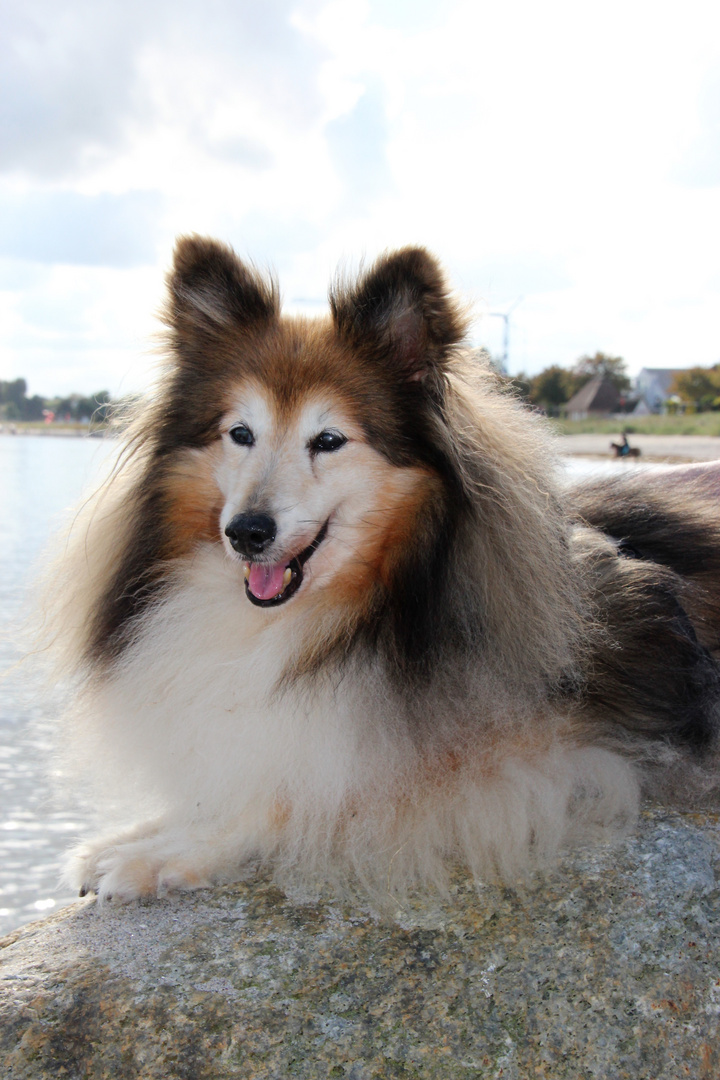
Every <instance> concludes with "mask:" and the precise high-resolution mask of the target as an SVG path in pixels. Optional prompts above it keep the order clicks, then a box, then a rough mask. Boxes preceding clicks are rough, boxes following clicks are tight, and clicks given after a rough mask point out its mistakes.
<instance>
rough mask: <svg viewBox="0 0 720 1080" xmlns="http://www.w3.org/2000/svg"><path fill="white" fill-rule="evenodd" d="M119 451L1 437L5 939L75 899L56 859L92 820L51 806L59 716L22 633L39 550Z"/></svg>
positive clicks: (0, 779) (0, 866)
mask: <svg viewBox="0 0 720 1080" xmlns="http://www.w3.org/2000/svg"><path fill="white" fill-rule="evenodd" d="M113 449H114V445H113V443H112V441H111V440H106V439H93V438H75V437H71V436H68V437H62V438H61V437H50V436H33V435H22V436H20V435H18V436H11V435H2V436H0V620H1V623H0V627H1V628H0V672H2V678H1V679H0V933H6V932H7V931H8V930H11V929H13V928H14V927H15V926H17V925H19V924H21V923H23V922H27V921H29V920H30V919H33V918H38V917H39V916H40V915H42V914H44V913H46V912H48V911H51V910H52V909H53V908H55V907H56V906H59V905H60V904H62V903H66V902H67V901H68V900H69V899H71V897H69V896H67V895H66V893H64V892H63V891H62V890H61V889H59V888H58V875H59V863H60V856H61V853H62V852H63V851H64V850H65V849H66V848H67V847H68V844H69V843H70V841H72V840H73V839H75V838H76V837H77V836H79V835H81V834H82V832H83V830H84V829H85V827H86V823H85V821H84V820H83V818H82V817H81V816H78V814H77V812H75V813H73V815H72V816H71V815H70V814H69V813H68V810H67V808H66V809H64V810H63V808H62V807H60V806H58V805H57V804H56V803H54V802H53V801H52V800H51V799H50V784H49V781H48V779H47V775H48V768H47V751H48V749H49V746H50V742H51V738H52V735H53V731H54V728H55V712H56V709H54V708H53V702H52V701H49V700H48V699H47V696H46V695H45V694H44V693H43V694H42V695H41V693H40V687H39V679H38V676H37V674H36V673H35V672H34V671H33V668H32V666H31V665H28V664H27V663H22V664H21V663H19V661H20V658H21V655H22V645H21V643H20V628H21V626H22V624H23V622H24V620H25V619H26V617H27V612H28V585H29V582H30V581H31V580H32V578H33V576H34V573H35V567H36V566H37V565H38V561H39V560H40V557H41V553H42V552H43V551H44V550H45V549H46V547H47V545H48V542H49V540H50V538H51V537H52V535H53V533H54V532H55V531H56V530H57V529H58V527H59V525H60V524H61V523H62V521H63V512H64V511H66V509H67V507H69V506H72V505H73V504H75V503H77V501H78V499H79V497H80V495H81V492H82V491H83V489H84V488H86V487H87V486H88V485H90V484H92V482H93V480H96V479H97V478H98V477H99V476H100V474H101V472H102V471H103V470H104V468H106V467H107V461H108V459H109V455H111V453H112V451H113Z"/></svg>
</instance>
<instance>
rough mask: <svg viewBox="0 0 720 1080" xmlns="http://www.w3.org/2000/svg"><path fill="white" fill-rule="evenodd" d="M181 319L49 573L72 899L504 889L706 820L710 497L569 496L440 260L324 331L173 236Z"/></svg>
mask: <svg viewBox="0 0 720 1080" xmlns="http://www.w3.org/2000/svg"><path fill="white" fill-rule="evenodd" d="M164 320H165V323H166V327H167V334H166V337H167V341H166V345H167V348H166V359H165V367H164V369H163V372H162V376H161V378H160V380H159V382H158V386H157V389H156V392H155V393H154V395H153V396H152V397H151V398H150V399H149V400H148V401H147V402H146V403H145V404H144V405H143V406H142V407H141V409H140V410H139V414H138V415H137V416H136V417H135V419H134V421H133V423H132V425H131V426H130V428H129V429H128V434H127V447H126V449H125V451H124V455H123V457H122V459H121V463H120V464H119V465H118V467H117V468H116V469H115V471H114V473H113V475H112V476H111V478H110V480H109V481H108V482H107V483H106V484H105V485H104V487H103V488H102V489H101V490H100V491H99V492H98V494H97V495H96V496H95V497H94V499H92V500H91V501H90V503H89V504H86V505H85V506H84V508H83V509H82V510H81V511H80V512H79V514H78V515H77V516H76V518H75V520H74V523H73V526H72V528H71V532H70V536H69V539H68V541H67V543H66V545H65V548H64V554H63V556H62V560H61V562H60V564H59V565H58V566H56V567H55V568H54V569H53V570H52V572H51V589H50V592H51V593H52V596H53V601H52V604H51V606H52V605H53V604H54V611H52V612H51V613H50V618H51V625H52V627H53V628H54V630H53V635H54V643H55V646H56V647H57V651H58V654H59V659H60V662H61V665H64V670H65V671H66V672H68V671H69V672H72V674H73V676H74V678H75V687H76V693H75V700H74V705H73V707H72V709H71V711H70V715H69V718H68V726H67V732H66V734H65V735H64V743H65V748H66V762H65V765H66V769H69V768H72V769H73V770H75V772H76V775H78V776H79V782H80V783H82V784H83V785H84V786H85V787H86V788H87V786H88V785H91V788H90V790H92V792H93V798H94V799H95V801H96V803H97V805H98V808H99V810H100V812H101V815H102V816H103V821H104V825H105V828H106V830H108V831H107V832H106V834H105V835H102V836H100V837H99V838H98V839H95V840H93V841H91V842H90V843H87V844H84V845H83V846H82V847H81V848H79V849H77V850H76V851H75V852H74V854H73V856H72V864H71V867H70V870H69V871H68V874H69V880H70V881H71V882H72V883H73V884H74V885H75V886H76V887H78V888H79V889H80V891H81V893H85V892H87V891H94V892H96V893H98V894H99V896H100V897H101V898H102V897H109V896H113V897H116V898H118V899H131V898H134V897H140V896H155V895H163V894H165V893H166V892H168V891H169V890H176V889H195V888H199V887H206V886H209V885H210V884H212V883H214V882H220V881H229V880H232V879H234V878H237V877H238V876H239V875H240V874H242V873H243V872H246V871H244V870H243V868H244V867H248V866H258V865H260V866H262V867H267V868H271V869H272V871H273V872H274V873H275V875H276V878H277V880H278V881H279V882H280V883H281V884H286V883H288V882H301V883H304V884H311V885H315V884H317V883H329V884H330V885H331V886H332V887H333V888H339V889H343V890H356V889H360V890H364V891H365V892H366V893H367V892H369V893H371V894H374V895H375V896H382V895H388V894H390V895H392V896H395V895H397V894H398V892H400V893H402V891H403V890H408V889H413V888H416V887H419V888H421V889H422V888H431V889H434V888H442V886H443V882H444V881H445V878H446V873H447V870H448V868H449V867H451V866H454V865H462V866H464V868H465V870H466V872H468V873H469V874H470V875H472V876H473V878H474V879H476V880H480V881H487V880H491V879H495V880H497V879H500V880H505V881H513V880H515V879H516V878H518V877H521V876H523V875H526V874H528V873H529V872H531V871H532V870H533V869H535V868H537V867H542V866H547V865H548V864H549V863H552V861H553V860H554V859H555V858H556V857H557V856H558V854H559V853H560V852H561V851H562V850H563V849H565V848H567V847H568V846H569V845H572V844H577V843H578V842H583V841H585V840H586V839H587V838H589V837H593V836H601V837H602V836H606V835H609V834H611V833H612V832H613V830H617V829H618V828H623V827H626V826H627V825H628V823H631V822H632V820H633V817H634V815H635V813H636V810H637V806H638V799H639V797H640V795H641V793H642V792H643V791H645V792H649V793H650V794H651V795H657V794H662V795H664V796H667V797H675V796H676V795H677V794H678V793H679V794H681V795H683V796H690V797H692V798H694V799H696V800H697V799H702V798H703V797H705V796H706V795H707V793H708V792H709V791H711V789H712V788H713V786H714V785H715V783H716V778H717V771H718V770H717V741H718V737H717V733H718V728H719V727H720V666H719V665H718V657H719V655H720V523H719V521H718V513H717V497H718V494H719V493H720V470H718V468H709V469H705V470H703V469H695V470H693V469H689V470H684V471H681V473H673V472H672V470H669V471H668V472H667V473H665V474H659V475H657V476H650V477H646V476H645V475H642V476H641V475H639V474H638V475H634V476H629V477H628V476H625V477H623V478H619V479H617V480H611V481H607V482H603V483H599V482H598V483H595V484H593V485H587V484H586V485H584V486H583V487H582V488H581V489H580V490H577V491H568V490H566V488H565V487H564V486H563V484H562V483H561V482H560V481H559V479H558V476H559V473H558V469H557V468H556V462H555V458H554V453H555V451H554V445H553V441H552V438H551V436H549V434H548V432H547V430H546V428H545V426H544V421H543V420H542V419H541V418H539V417H537V416H535V415H533V414H532V413H531V412H530V411H529V410H528V409H527V408H526V407H525V406H523V405H522V404H521V403H519V402H518V401H517V400H515V398H514V396H513V395H512V393H510V392H508V390H507V389H506V388H504V386H503V380H502V379H500V378H499V377H498V376H497V375H496V374H494V373H493V372H492V370H491V369H490V368H489V367H488V366H486V365H484V364H483V363H482V362H480V361H479V360H478V359H477V357H476V356H474V355H473V353H472V352H471V351H469V350H468V349H467V348H464V347H463V340H464V337H465V334H466V321H467V320H466V315H465V312H464V309H463V307H462V306H461V305H460V304H459V303H458V302H457V301H456V300H455V299H454V298H453V296H452V294H451V293H450V292H449V291H448V288H447V285H446V282H445V280H444V277H443V274H442V272H441V270H440V268H439V266H438V265H437V263H436V262H435V260H434V259H433V258H432V257H431V256H430V255H429V254H428V253H427V252H426V251H425V250H423V249H421V248H405V249H403V250H400V251H397V252H394V253H389V254H386V255H384V256H383V257H381V258H380V259H379V260H378V261H377V262H376V263H375V265H374V266H372V267H371V268H370V269H369V270H367V271H365V272H363V273H362V274H361V275H360V276H359V278H358V279H357V280H353V281H350V280H347V279H345V280H340V279H339V280H338V281H337V282H336V283H335V284H334V286H333V287H332V288H331V291H330V313H329V315H328V316H327V317H326V318H322V319H313V320H309V319H305V318H301V317H287V316H283V315H282V314H281V312H280V304H279V297H278V292H277V288H276V285H275V283H274V282H273V281H271V280H267V279H265V278H264V277H263V276H262V275H260V274H259V273H258V272H257V271H256V270H255V269H253V268H252V267H251V266H249V265H247V264H246V263H244V262H242V261H241V260H240V259H238V258H237V256H236V255H235V254H234V252H233V251H232V250H231V249H230V248H228V247H226V246H224V245H222V244H220V243H217V242H215V241H213V240H208V239H203V238H199V237H195V236H192V237H187V238H184V239H181V240H180V241H179V242H178V244H177V247H176V250H175V256H174V265H173V268H172V271H171V272H170V274H169V276H168V299H167V306H166V309H165V312H164ZM123 815H124V827H123V828H121V829H119V831H116V830H118V824H117V823H118V822H119V821H120V820H123ZM111 823H113V828H112V829H110V824H111Z"/></svg>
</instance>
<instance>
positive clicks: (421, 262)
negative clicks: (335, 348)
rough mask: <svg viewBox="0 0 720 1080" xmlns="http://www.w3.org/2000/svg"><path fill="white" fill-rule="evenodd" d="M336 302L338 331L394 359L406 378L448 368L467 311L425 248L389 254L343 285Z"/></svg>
mask: <svg viewBox="0 0 720 1080" xmlns="http://www.w3.org/2000/svg"><path fill="white" fill-rule="evenodd" d="M330 307H331V310H332V315H333V319H334V321H335V326H336V329H337V332H338V334H340V336H341V337H344V338H346V339H347V340H349V341H351V342H352V343H353V344H355V345H356V346H357V347H359V348H361V349H364V350H366V351H370V352H371V353H372V354H374V355H375V356H376V357H377V359H378V360H379V361H381V362H383V363H385V364H390V365H391V366H392V367H393V368H394V369H395V370H396V372H397V374H399V375H400V377H401V378H403V379H404V380H406V381H409V382H418V381H421V380H423V379H425V378H426V377H427V376H428V375H430V374H431V373H433V372H437V373H439V374H441V373H442V371H443V370H444V367H445V363H446V361H447V358H448V356H449V353H450V350H451V348H452V346H453V345H456V344H457V343H458V342H460V341H462V340H463V338H464V337H465V334H466V331H467V321H468V320H467V316H466V314H465V313H464V312H463V310H462V308H461V306H460V305H459V304H458V303H457V301H455V300H454V299H453V298H452V296H451V295H450V294H449V292H448V289H447V285H446V283H445V279H444V277H443V274H442V271H441V270H440V267H439V265H438V263H437V262H436V261H435V259H434V258H433V257H432V256H431V255H430V254H429V253H428V252H427V251H425V249H424V248H414V247H408V248H402V249H401V250H400V251H395V252H392V253H391V254H389V255H383V256H381V258H379V259H378V261H377V262H376V263H375V265H374V266H373V267H372V268H371V269H370V270H368V271H367V273H365V274H363V275H362V276H361V277H360V279H359V280H358V282H357V283H356V284H355V286H354V287H347V286H345V285H342V284H340V285H337V286H335V287H334V288H333V289H332V290H331V292H330Z"/></svg>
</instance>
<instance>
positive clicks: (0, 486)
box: [0, 433, 643, 935]
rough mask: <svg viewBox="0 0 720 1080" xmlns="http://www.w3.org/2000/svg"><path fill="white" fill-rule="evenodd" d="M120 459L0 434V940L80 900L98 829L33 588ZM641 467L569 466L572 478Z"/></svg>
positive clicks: (105, 448) (581, 462)
mask: <svg viewBox="0 0 720 1080" xmlns="http://www.w3.org/2000/svg"><path fill="white" fill-rule="evenodd" d="M116 452H117V443H116V442H115V440H113V439H111V438H92V437H76V436H71V435H66V436H59V435H58V436H51V435H24V434H23V435H12V434H10V433H0V935H2V934H6V933H9V932H10V931H12V930H14V929H16V928H17V927H19V926H21V925H23V924H24V923H27V922H30V921H32V920H34V919H38V918H41V917H42V916H44V915H46V914H48V913H50V912H52V911H55V910H57V909H58V908H60V907H62V906H64V905H66V904H69V903H72V902H73V900H74V899H75V897H74V896H73V895H72V894H71V893H70V892H69V891H68V890H67V889H66V888H65V887H63V886H62V885H61V884H60V868H61V865H62V860H63V855H64V853H65V852H66V851H67V850H68V848H69V847H71V846H72V844H73V843H75V842H77V841H78V840H79V839H81V838H82V837H83V836H84V835H86V834H87V833H88V832H89V830H90V829H91V825H92V809H91V807H90V806H87V805H84V804H83V802H82V798H81V797H79V798H77V799H73V801H72V803H70V802H69V800H68V797H60V796H58V795H57V793H56V789H57V788H58V785H57V784H56V783H55V781H56V779H57V777H56V774H55V772H54V770H55V768H56V767H55V765H54V763H53V758H52V754H51V750H52V747H53V745H54V740H55V738H56V736H57V731H58V724H57V717H58V713H59V711H60V708H61V692H60V690H57V689H56V690H55V691H53V690H51V689H49V688H48V687H47V686H46V685H44V682H43V681H42V679H41V676H40V673H39V666H38V665H37V664H36V663H35V662H34V661H33V658H32V657H30V658H29V659H28V657H27V655H26V654H27V643H26V639H25V638H24V636H23V635H24V633H25V627H26V624H27V621H28V617H29V614H30V611H31V607H32V596H33V582H34V580H35V579H36V578H37V576H38V574H39V573H40V572H41V571H42V569H43V567H44V565H45V564H46V563H47V562H48V560H50V559H51V558H52V557H53V556H54V555H55V554H56V553H57V546H58V544H59V543H61V542H62V541H61V540H60V539H59V538H58V535H59V533H60V531H61V529H62V527H63V525H64V524H66V523H68V522H69V521H70V520H71V517H72V514H73V512H74V508H76V507H77V505H78V504H79V502H80V500H81V499H82V498H84V497H86V496H87V495H88V494H89V493H90V492H91V491H92V489H93V487H96V486H97V485H98V484H99V483H100V482H101V481H102V479H103V477H104V476H105V475H106V474H107V473H108V471H109V470H110V468H111V466H112V462H113V460H114V458H115V455H116ZM642 467H643V465H642V464H636V463H629V462H622V463H620V464H619V463H617V462H611V461H599V460H591V459H583V458H568V459H566V464H565V473H566V475H567V477H568V478H573V477H581V476H590V475H594V474H603V473H606V472H608V471H616V470H617V469H618V468H623V469H626V468H642ZM61 587H62V585H61V583H60V582H58V588H61Z"/></svg>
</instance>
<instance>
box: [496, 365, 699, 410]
mask: <svg viewBox="0 0 720 1080" xmlns="http://www.w3.org/2000/svg"><path fill="white" fill-rule="evenodd" d="M598 376H599V377H600V378H602V379H606V380H607V381H608V382H611V383H613V384H614V385H615V386H616V387H617V389H618V393H619V395H620V411H624V410H625V409H627V410H630V409H632V408H633V407H634V405H635V402H636V399H635V398H634V397H633V396H632V389H631V387H632V384H631V381H630V377H629V375H628V373H627V365H626V363H625V361H624V360H623V358H622V357H621V356H608V355H607V354H606V353H602V352H597V353H595V355H594V356H581V357H580V359H579V360H578V361H577V362H576V363H575V364H574V365H573V367H571V368H564V367H561V366H560V365H559V364H552V365H551V366H550V367H547V368H544V370H543V371H541V372H539V373H538V374H537V375H534V376H532V377H530V376H527V375H525V374H520V375H515V376H513V377H512V379H511V381H512V383H513V384H514V386H515V387H516V389H517V392H518V394H519V395H520V396H521V397H522V398H523V399H524V400H525V401H528V402H529V403H530V404H531V405H534V406H536V407H537V408H539V409H543V410H544V411H545V412H547V413H549V414H550V415H551V416H552V415H555V416H556V415H558V413H560V412H561V411H562V407H563V406H564V405H566V404H567V403H568V401H570V399H571V398H572V397H573V396H574V395H575V394H577V392H578V390H580V389H581V388H582V387H583V386H584V385H585V383H587V382H589V381H590V379H594V378H597V377H598ZM667 404H668V405H669V407H676V408H677V407H681V408H684V409H691V410H693V411H695V412H706V411H707V410H709V409H715V410H720V364H714V365H713V366H712V367H709V368H704V367H692V368H687V369H685V370H683V371H678V372H677V373H676V374H675V376H674V377H673V380H672V383H671V384H670V387H669V390H668V402H667Z"/></svg>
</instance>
